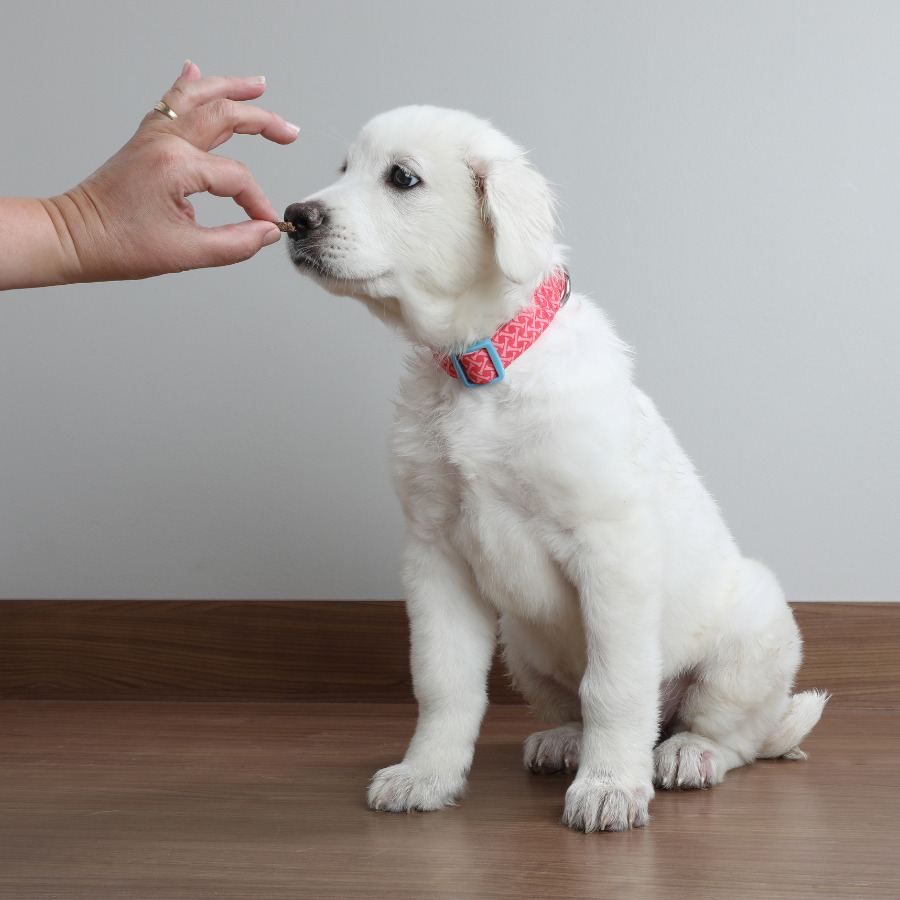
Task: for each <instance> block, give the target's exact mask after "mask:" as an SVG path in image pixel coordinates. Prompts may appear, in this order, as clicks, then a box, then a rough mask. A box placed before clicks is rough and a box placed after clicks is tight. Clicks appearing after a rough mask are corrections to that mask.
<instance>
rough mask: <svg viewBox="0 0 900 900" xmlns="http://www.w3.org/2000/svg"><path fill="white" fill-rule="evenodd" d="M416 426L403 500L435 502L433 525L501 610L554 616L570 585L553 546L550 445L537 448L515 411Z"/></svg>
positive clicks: (555, 519)
mask: <svg viewBox="0 0 900 900" xmlns="http://www.w3.org/2000/svg"><path fill="white" fill-rule="evenodd" d="M419 424H420V431H419V438H420V440H419V442H418V446H419V452H418V453H417V454H415V458H414V459H410V460H408V463H409V469H408V472H407V478H406V479H405V481H406V489H407V490H409V491H410V492H411V493H410V495H409V496H407V498H406V500H407V503H408V504H410V503H411V504H412V505H413V506H416V505H420V504H431V505H432V507H433V512H434V513H435V514H436V515H435V518H434V520H433V524H434V527H436V528H437V529H439V530H441V531H442V532H443V533H444V536H445V537H447V538H449V540H450V541H451V543H452V544H453V545H454V546H455V547H456V549H457V550H458V552H460V553H461V555H462V556H463V557H464V558H465V559H466V561H467V562H468V564H469V566H470V568H471V570H472V572H473V574H474V576H475V579H476V582H477V584H478V587H479V589H480V590H481V593H482V594H483V595H484V596H485V598H486V599H487V600H488V601H489V602H491V603H492V604H493V605H494V606H495V607H496V608H497V609H498V610H500V611H502V612H510V613H515V614H520V615H527V616H528V617H529V618H536V619H552V618H554V617H555V616H556V614H557V612H558V610H559V609H560V608H561V605H562V604H564V603H566V602H567V601H568V600H570V599H571V596H572V589H571V586H570V585H569V583H568V581H567V580H566V579H565V578H564V576H563V574H562V572H561V570H560V567H559V565H558V563H557V562H556V560H555V558H554V554H553V552H552V551H553V548H554V546H556V545H558V544H559V534H560V530H561V529H560V526H559V524H558V517H557V515H556V507H557V506H558V505H559V490H558V487H557V488H556V489H554V481H555V475H554V472H553V468H554V466H553V464H552V449H551V448H549V447H543V446H538V447H536V446H535V444H536V442H537V443H538V444H540V443H541V442H540V441H539V440H538V439H537V437H536V435H535V434H534V433H533V430H532V429H530V428H529V427H528V425H527V423H522V422H521V421H519V420H517V418H516V417H514V416H497V417H494V416H473V417H471V418H459V417H452V416H451V417H447V418H446V419H432V420H431V421H430V422H429V423H428V424H427V425H424V426H422V423H419ZM548 454H549V463H550V465H549V468H548V466H547V465H545V464H544V463H545V457H546V456H547V455H548ZM403 481H404V479H403V478H402V476H401V485H400V487H401V492H403V491H404V486H403V484H402V482H403ZM415 485H417V486H418V487H416V486H415ZM425 485H427V487H425V488H424V490H423V489H422V488H423V486H425ZM417 493H418V495H417Z"/></svg>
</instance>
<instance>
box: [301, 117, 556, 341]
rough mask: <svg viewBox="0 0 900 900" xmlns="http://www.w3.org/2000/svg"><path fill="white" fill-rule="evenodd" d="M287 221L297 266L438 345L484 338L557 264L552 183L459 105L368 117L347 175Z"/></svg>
mask: <svg viewBox="0 0 900 900" xmlns="http://www.w3.org/2000/svg"><path fill="white" fill-rule="evenodd" d="M285 219H286V220H287V221H289V222H291V223H293V225H294V226H295V228H296V229H297V230H296V232H295V233H294V234H291V235H290V240H289V251H290V255H291V259H292V260H293V262H294V263H295V265H296V266H297V267H298V268H299V269H300V270H301V271H303V272H306V273H307V274H310V275H311V276H313V277H314V278H316V279H317V280H318V281H319V282H321V283H322V284H323V286H324V287H325V288H326V289H328V290H329V291H331V292H332V293H336V294H344V295H349V296H353V297H357V298H359V299H360V300H363V301H364V302H366V303H367V305H368V306H369V307H370V309H372V310H373V312H375V313H376V314H377V315H379V316H381V317H382V318H387V319H388V320H390V321H393V322H395V323H396V324H399V325H401V326H404V327H405V328H406V330H407V331H408V333H409V334H410V336H411V337H412V338H413V339H414V340H420V341H422V342H423V343H429V344H431V345H432V346H446V347H451V346H453V345H455V344H459V343H465V342H466V341H469V340H471V339H472V337H473V335H475V336H477V335H478V334H481V336H484V335H483V332H484V329H486V328H491V323H494V324H493V328H496V327H497V325H499V324H500V323H501V322H502V321H503V320H504V319H505V318H508V317H509V315H510V314H514V312H515V311H516V310H515V309H512V311H511V309H510V307H515V306H516V305H517V304H518V306H521V305H524V303H525V302H527V299H528V298H529V297H530V295H531V291H532V290H533V289H534V288H535V287H536V285H537V284H538V283H539V282H540V281H541V279H542V278H543V277H544V276H545V275H546V274H547V273H548V272H549V270H550V269H551V268H552V266H553V253H554V248H553V232H554V221H553V209H552V200H551V197H550V193H549V191H548V188H547V184H546V182H545V181H544V179H543V178H542V177H541V176H540V175H539V174H538V173H537V171H535V169H533V168H532V167H531V166H530V165H529V163H528V162H527V161H526V159H525V157H524V154H523V152H522V150H521V149H520V148H519V147H517V146H516V145H515V144H513V143H512V141H510V140H509V139H508V138H506V137H505V136H504V135H502V134H500V133H499V132H498V131H496V130H495V129H494V128H492V127H491V126H490V125H489V124H488V123H487V122H485V121H483V120H481V119H478V118H476V117H475V116H472V115H470V114H468V113H464V112H459V111H455V110H445V109H437V108H435V107H423V106H411V107H403V108H401V109H397V110H394V111H392V112H389V113H384V114H382V115H380V116H377V117H376V118H374V119H372V120H371V121H370V122H369V123H368V124H367V125H366V126H365V127H364V128H363V130H362V132H361V133H360V135H359V137H358V138H357V139H356V140H355V141H354V143H353V144H352V145H351V147H350V148H349V150H348V152H347V157H346V160H345V162H344V165H343V166H342V167H341V178H340V179H339V180H338V181H337V182H335V183H334V184H333V185H331V186H330V187H327V188H325V189H324V190H322V191H319V192H318V193H316V194H313V195H312V196H310V197H307V198H306V199H305V200H303V201H301V202H299V203H292V204H291V205H290V206H289V207H288V208H287V209H286V210H285ZM493 328H491V330H493ZM487 333H491V332H490V331H488V332H487Z"/></svg>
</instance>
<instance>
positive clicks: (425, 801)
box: [368, 763, 466, 812]
mask: <svg viewBox="0 0 900 900" xmlns="http://www.w3.org/2000/svg"><path fill="white" fill-rule="evenodd" d="M465 787H466V778H465V775H457V776H454V775H448V774H447V773H444V772H428V771H422V770H419V769H417V768H416V767H414V766H411V765H408V764H407V763H400V764H398V765H396V766H388V768H386V769H381V771H379V772H376V773H375V777H374V778H373V779H372V783H371V784H370V785H369V795H368V804H369V808H370V809H375V810H379V811H383V812H412V811H413V810H421V811H423V812H427V811H430V810H434V809H441V808H442V807H444V806H448V805H451V804H454V803H455V802H456V800H458V799H459V797H460V795H461V794H462V793H463V791H464V790H465Z"/></svg>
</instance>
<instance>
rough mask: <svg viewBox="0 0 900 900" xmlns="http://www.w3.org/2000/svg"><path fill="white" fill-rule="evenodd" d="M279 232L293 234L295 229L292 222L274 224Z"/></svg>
mask: <svg viewBox="0 0 900 900" xmlns="http://www.w3.org/2000/svg"><path fill="white" fill-rule="evenodd" d="M275 224H276V225H277V226H278V230H279V231H287V232H290V233H292V234H293V232H295V231H296V230H297V229H296V228H295V227H294V224H293V223H292V222H276V223H275Z"/></svg>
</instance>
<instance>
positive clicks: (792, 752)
mask: <svg viewBox="0 0 900 900" xmlns="http://www.w3.org/2000/svg"><path fill="white" fill-rule="evenodd" d="M830 696H831V695H830V694H826V693H825V692H824V691H803V693H801V694H794V696H793V697H792V698H791V705H790V706H789V707H788V711H787V712H786V713H785V715H784V718H783V719H782V720H781V722H780V724H779V725H778V727H777V728H776V729H775V730H774V731H773V732H772V734H770V735H769V737H768V738H767V740H766V742H765V743H764V744H763V745H762V748H761V749H760V751H759V753H757V757H758V758H760V759H775V758H776V757H779V756H781V757H783V758H784V759H806V754H805V753H804V752H803V751H802V750H801V749H800V746H799V745H800V741H802V740H803V738H805V737H806V736H807V735H808V734H809V733H810V731H812V729H813V726H814V725H815V724H816V722H818V721H819V718H820V716H821V715H822V710H823V709H824V708H825V704H826V703H827V702H828V698H829V697H830Z"/></svg>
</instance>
